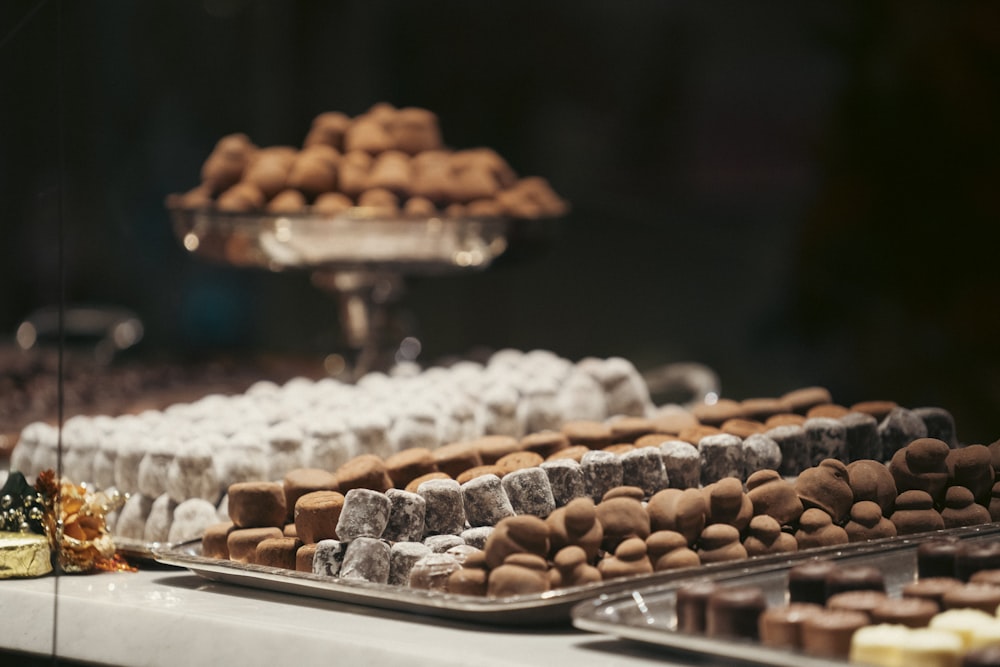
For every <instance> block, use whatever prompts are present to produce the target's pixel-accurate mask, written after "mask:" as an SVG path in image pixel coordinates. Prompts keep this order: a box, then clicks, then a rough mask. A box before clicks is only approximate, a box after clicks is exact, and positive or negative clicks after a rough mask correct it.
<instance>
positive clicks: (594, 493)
mask: <svg viewBox="0 0 1000 667" xmlns="http://www.w3.org/2000/svg"><path fill="white" fill-rule="evenodd" d="M580 469H581V470H582V472H583V483H584V487H585V489H586V491H587V495H589V496H590V497H591V498H592V499H593V500H594V502H600V500H601V498H603V497H604V494H605V493H607V492H608V491H609V490H610V489H613V488H615V487H616V486H621V485H622V479H623V473H624V471H623V467H622V461H621V458H620V457H619V456H617V455H616V454H613V453H611V452H607V451H592V452H587V453H586V454H584V456H583V459H581V461H580Z"/></svg>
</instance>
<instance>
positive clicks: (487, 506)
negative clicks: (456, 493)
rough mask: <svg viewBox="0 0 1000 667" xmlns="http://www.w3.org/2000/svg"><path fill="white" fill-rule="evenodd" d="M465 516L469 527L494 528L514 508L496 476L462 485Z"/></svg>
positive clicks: (477, 478)
mask: <svg viewBox="0 0 1000 667" xmlns="http://www.w3.org/2000/svg"><path fill="white" fill-rule="evenodd" d="M462 499H463V503H464V507H465V516H466V518H467V519H468V521H469V525H471V526H495V525H496V524H497V523H499V521H500V520H501V519H503V518H505V517H508V516H514V508H513V507H512V506H511V503H510V499H509V498H507V493H506V491H504V489H503V484H502V483H501V482H500V478H499V477H497V476H496V475H482V476H480V477H476V478H474V479H472V480H469V481H468V482H466V483H465V484H463V485H462Z"/></svg>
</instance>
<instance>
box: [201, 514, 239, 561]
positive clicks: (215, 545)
mask: <svg viewBox="0 0 1000 667" xmlns="http://www.w3.org/2000/svg"><path fill="white" fill-rule="evenodd" d="M235 529H236V525H235V524H234V523H233V522H232V521H224V522H220V523H214V524H212V525H211V526H208V527H207V528H205V532H204V533H203V534H202V536H201V555H202V556H204V557H205V558H218V559H220V560H229V547H228V545H227V544H226V540H227V538H228V537H229V533H231V532H233V531H234V530H235Z"/></svg>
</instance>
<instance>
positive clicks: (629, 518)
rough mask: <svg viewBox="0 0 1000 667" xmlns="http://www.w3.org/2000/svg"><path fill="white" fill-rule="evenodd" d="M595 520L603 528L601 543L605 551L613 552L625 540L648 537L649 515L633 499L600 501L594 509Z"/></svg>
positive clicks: (623, 498) (618, 498)
mask: <svg viewBox="0 0 1000 667" xmlns="http://www.w3.org/2000/svg"><path fill="white" fill-rule="evenodd" d="M595 512H596V515H597V520H598V521H599V522H600V524H601V526H603V527H604V539H603V541H602V542H601V546H602V548H604V550H605V551H614V550H615V549H616V548H617V546H618V545H619V544H620V543H621V542H622V541H623V540H625V539H628V538H631V537H638V538H639V539H641V540H645V539H646V538H647V537H649V533H650V521H649V515H648V514H646V512H645V511H644V510H643V507H642V502H640V501H639V500H636V499H635V498H628V497H617V498H610V499H607V500H602V501H601V502H600V503H598V504H597V507H596V508H595Z"/></svg>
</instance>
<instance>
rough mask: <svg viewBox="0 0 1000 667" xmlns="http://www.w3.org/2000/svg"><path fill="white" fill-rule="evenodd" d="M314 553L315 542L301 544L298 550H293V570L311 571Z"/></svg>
mask: <svg viewBox="0 0 1000 667" xmlns="http://www.w3.org/2000/svg"><path fill="white" fill-rule="evenodd" d="M315 555H316V545H315V544H303V545H302V546H301V547H299V549H298V551H296V552H295V571H296V572H309V573H311V572H312V571H313V569H312V568H313V556H315Z"/></svg>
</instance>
